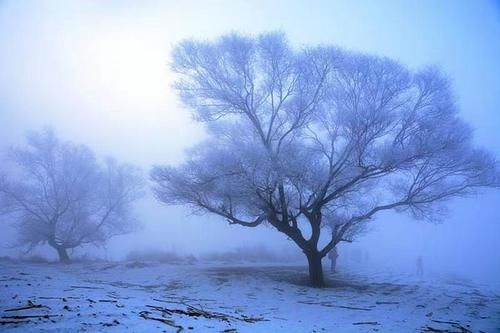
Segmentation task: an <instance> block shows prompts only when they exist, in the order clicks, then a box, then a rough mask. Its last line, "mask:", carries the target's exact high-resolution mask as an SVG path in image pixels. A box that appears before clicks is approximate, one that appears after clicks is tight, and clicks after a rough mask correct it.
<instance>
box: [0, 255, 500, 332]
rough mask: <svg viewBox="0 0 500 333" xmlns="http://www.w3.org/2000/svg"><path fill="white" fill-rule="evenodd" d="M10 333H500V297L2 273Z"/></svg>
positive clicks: (152, 269)
mask: <svg viewBox="0 0 500 333" xmlns="http://www.w3.org/2000/svg"><path fill="white" fill-rule="evenodd" d="M0 265H1V266H0V267H1V270H0V282H1V284H0V316H1V318H0V320H1V322H2V325H0V330H1V331H6V332H34V331H36V332H46V331H51V332H54V331H55V332H86V331H100V332H125V331H130V332H155V331H158V332H178V331H182V332H189V331H193V332H490V333H491V332H500V293H499V291H498V290H491V289H489V288H487V287H481V286H477V285H474V284H472V283H470V282H467V281H463V280H458V279H451V278H439V279H437V278H433V279H428V278H424V279H418V278H415V277H408V276H401V275H398V276H395V275H390V274H387V273H373V272H371V273H368V272H359V271H358V272H341V273H338V274H336V275H330V276H328V279H329V281H330V284H331V286H330V287H329V288H322V289H314V288H309V287H307V285H306V284H305V281H306V280H305V279H306V267H297V266H286V265H284V266H276V265H259V266H255V265H231V266H229V265H223V264H197V265H167V264H156V263H139V262H130V263H89V264H82V263H80V264H72V265H59V264H25V263H23V264H21V263H12V262H2V263H0Z"/></svg>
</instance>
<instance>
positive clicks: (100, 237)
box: [0, 130, 143, 262]
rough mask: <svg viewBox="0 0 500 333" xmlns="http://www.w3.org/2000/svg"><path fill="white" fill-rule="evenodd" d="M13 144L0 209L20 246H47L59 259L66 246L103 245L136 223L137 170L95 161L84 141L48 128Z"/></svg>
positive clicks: (65, 257)
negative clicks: (20, 144)
mask: <svg viewBox="0 0 500 333" xmlns="http://www.w3.org/2000/svg"><path fill="white" fill-rule="evenodd" d="M27 143H28V144H27V146H26V147H23V148H13V149H11V150H10V152H9V154H8V156H7V165H11V166H12V167H11V168H8V170H7V168H5V169H6V170H4V174H3V175H1V176H0V206H1V207H0V208H1V209H0V212H3V213H4V214H9V215H10V216H11V217H12V218H13V221H14V225H15V227H16V228H17V231H18V235H19V238H18V241H19V245H23V246H28V251H29V250H32V249H33V248H34V247H35V246H37V245H41V244H48V245H49V246H51V247H53V248H54V249H55V250H56V251H57V253H58V256H59V259H60V261H61V262H69V261H70V259H69V256H68V250H69V249H74V248H76V247H78V246H82V245H84V244H95V245H99V244H103V243H105V242H106V241H107V240H108V239H109V238H111V237H113V236H115V235H120V234H124V233H127V232H130V231H132V230H133V229H134V226H135V225H136V220H135V219H134V218H133V214H132V204H133V202H134V201H136V200H137V199H138V198H139V197H140V196H141V195H142V187H143V180H142V177H141V175H140V172H139V170H138V169H137V168H135V167H133V166H130V165H120V164H118V163H117V162H115V161H114V160H111V159H108V160H106V162H105V163H101V162H99V161H98V160H97V159H96V158H95V156H94V154H93V153H92V151H91V150H90V149H89V148H87V147H86V146H83V145H75V144H72V143H66V142H62V141H60V140H58V139H57V137H56V136H55V135H54V133H53V132H52V131H51V130H45V131H43V132H40V133H32V134H30V135H28V136H27Z"/></svg>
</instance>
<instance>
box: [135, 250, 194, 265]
mask: <svg viewBox="0 0 500 333" xmlns="http://www.w3.org/2000/svg"><path fill="white" fill-rule="evenodd" d="M126 260H127V261H132V262H136V263H138V262H148V261H149V262H158V263H162V264H194V263H195V262H196V261H197V260H198V259H196V257H195V256H193V255H179V254H178V253H176V252H172V251H132V252H130V253H129V254H128V255H127V257H126Z"/></svg>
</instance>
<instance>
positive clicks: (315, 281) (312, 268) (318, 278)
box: [306, 251, 325, 287]
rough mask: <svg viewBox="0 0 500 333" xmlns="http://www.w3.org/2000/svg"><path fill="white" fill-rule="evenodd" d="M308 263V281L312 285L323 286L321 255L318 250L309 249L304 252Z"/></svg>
mask: <svg viewBox="0 0 500 333" xmlns="http://www.w3.org/2000/svg"><path fill="white" fill-rule="evenodd" d="M306 256H307V261H308V263H309V283H310V285H311V286H312V287H323V286H324V285H325V280H324V279H323V265H322V263H321V259H322V257H321V256H320V254H319V252H318V251H311V252H310V253H309V254H306Z"/></svg>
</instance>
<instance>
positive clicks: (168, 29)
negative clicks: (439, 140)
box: [0, 0, 500, 272]
mask: <svg viewBox="0 0 500 333" xmlns="http://www.w3.org/2000/svg"><path fill="white" fill-rule="evenodd" d="M273 30H281V31H283V32H285V33H286V34H287V36H288V38H289V39H290V41H291V42H292V43H293V45H296V46H297V47H300V46H301V45H308V44H311V45H316V44H319V43H321V44H334V45H337V46H340V47H343V48H347V49H351V50H356V51H361V52H367V53H372V54H376V55H381V56H387V57H390V58H393V59H396V60H398V61H400V62H401V63H402V64H405V65H407V66H409V67H410V68H412V69H416V68H419V67H421V66H424V65H438V66H440V67H441V68H442V69H443V70H444V72H446V73H447V74H448V75H450V77H451V78H452V79H453V86H454V91H455V94H456V97H457V100H458V105H459V107H460V110H461V114H462V116H463V118H465V119H466V120H467V121H468V122H469V123H470V124H471V125H472V126H473V128H474V129H475V136H476V142H477V144H478V145H482V146H484V147H486V148H489V149H491V150H493V151H494V152H495V153H497V154H499V155H500V61H499V60H498V59H500V5H499V3H498V2H494V1H479V0H477V1H432V0H428V1H395V0H394V1H368V0H367V1H270V0H267V1H264V0H262V1H260V0H259V1H257V0H253V1H243V0H241V1H235V0H232V1H231V0H228V1H215V0H214V1H201V0H200V1H128V0H126V1H119V0H108V1H91V0H82V1H76V0H75V1H43V0H39V1H14V0H11V1H9V0H3V1H2V0H0V50H1V51H0V140H1V141H0V142H1V143H0V144H1V145H2V146H3V147H6V146H7V145H9V144H12V143H15V142H19V141H20V140H21V139H22V137H23V135H24V133H25V132H26V131H27V130H32V129H40V128H41V127H42V126H44V125H52V126H53V127H54V128H55V130H56V131H57V132H58V134H59V135H60V136H61V137H62V138H63V139H66V140H71V141H75V142H79V143H84V144H87V145H89V146H90V147H91V148H93V149H94V150H95V151H96V152H97V153H98V154H99V155H100V156H104V155H112V156H114V157H116V158H117V159H119V160H122V161H127V162H133V163H136V164H139V165H141V166H142V167H143V168H144V170H145V172H148V169H149V167H150V166H151V165H152V164H175V163H179V162H181V161H182V158H183V151H184V150H185V149H186V148H187V147H189V146H191V145H193V144H194V143H196V142H197V141H198V140H200V139H201V138H202V137H203V135H202V127H201V126H200V125H197V124H194V123H193V122H192V121H191V119H190V116H189V113H188V111H187V110H185V109H183V108H182V107H181V106H180V105H179V103H178V101H177V99H176V97H175V94H174V92H173V90H172V89H171V88H170V84H171V82H172V77H171V74H170V73H169V69H168V62H169V51H170V49H171V47H172V45H173V44H175V43H176V42H177V41H179V40H182V39H183V38H187V37H195V38H203V39H205V38H208V39H210V38H215V37H217V36H219V35H221V34H224V33H227V32H232V31H236V32H241V33H249V34H258V33H260V32H266V31H273ZM498 203H500V195H499V194H498V193H495V192H490V193H488V194H487V195H485V196H482V197H478V198H472V199H468V200H464V201H460V202H458V203H455V204H453V205H452V206H450V208H451V211H452V213H451V214H450V217H449V218H448V220H447V221H445V223H444V224H442V225H426V224H423V223H421V222H420V223H415V222H410V221H408V219H407V218H405V217H401V216H395V215H387V216H384V217H382V218H380V219H379V220H378V221H375V223H374V225H373V229H374V230H373V231H372V233H370V234H368V235H367V236H366V237H363V238H361V239H360V241H359V242H358V245H354V246H361V247H363V246H364V247H365V248H367V249H369V250H370V251H373V253H374V256H375V257H376V254H377V253H378V254H379V255H380V257H381V258H382V257H384V256H386V255H387V254H388V253H389V254H394V253H395V252H398V253H403V254H407V256H404V255H402V256H401V260H400V261H404V260H407V259H408V258H410V257H412V256H414V255H416V254H418V253H424V254H427V255H428V256H429V257H431V253H432V256H434V257H436V256H437V257H438V258H449V261H450V262H451V263H450V265H451V266H453V267H455V266H459V263H460V262H461V259H462V258H464V256H468V257H471V258H474V260H476V261H477V262H478V263H479V264H480V266H478V267H479V268H478V269H485V270H486V269H491V270H492V271H496V272H500V260H498V259H496V260H494V262H491V260H490V261H484V260H483V259H485V258H486V257H487V253H489V252H490V251H495V252H496V253H498V252H499V250H500V245H497V244H499V243H498V241H497V239H496V238H497V237H496V236H497V235H499V234H500V226H499V225H500V209H499V208H498ZM139 212H140V216H141V219H142V220H143V224H144V227H143V229H142V231H141V232H139V233H137V234H134V235H129V236H126V237H122V238H118V239H116V240H115V241H113V242H112V243H111V245H110V250H109V251H110V253H112V255H115V256H119V253H120V251H121V249H122V248H121V247H120V244H122V243H124V242H126V243H127V244H128V245H131V246H136V247H138V246H149V247H151V248H160V247H161V248H164V249H176V250H179V251H185V252H193V253H198V252H200V251H205V250H210V249H214V248H216V247H220V246H221V244H224V246H227V247H236V246H241V245H245V244H266V245H269V246H277V247H287V246H291V245H290V244H289V243H290V242H288V241H287V240H285V239H284V238H283V237H282V236H281V235H278V234H276V232H275V231H272V230H269V229H265V228H264V229H259V230H248V229H244V228H242V227H237V226H227V225H225V224H224V222H222V221H219V220H218V219H217V218H208V217H206V216H203V217H198V216H192V215H190V214H189V211H188V210H186V209H184V208H179V207H177V208H172V207H162V206H160V205H159V204H157V203H155V202H152V201H148V200H146V201H145V202H143V203H142V204H141V207H140V210H139ZM207 230H210V231H211V232H207ZM5 235H7V234H4V236H3V237H2V236H0V242H1V240H2V238H3V239H4V243H7V241H6V240H5V238H8V237H10V236H5ZM381 239H382V240H383V242H382V243H383V244H382V245H380V244H379V243H380V242H379V240H381ZM275 244H278V245H275ZM1 251H2V249H1V248H0V254H1ZM6 251H7V250H6ZM434 252H436V253H434ZM477 258H479V259H477ZM429 260H431V259H429ZM447 260H448V259H447ZM479 264H478V265H479Z"/></svg>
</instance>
